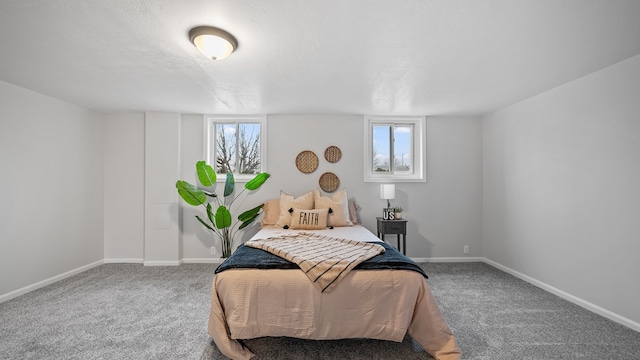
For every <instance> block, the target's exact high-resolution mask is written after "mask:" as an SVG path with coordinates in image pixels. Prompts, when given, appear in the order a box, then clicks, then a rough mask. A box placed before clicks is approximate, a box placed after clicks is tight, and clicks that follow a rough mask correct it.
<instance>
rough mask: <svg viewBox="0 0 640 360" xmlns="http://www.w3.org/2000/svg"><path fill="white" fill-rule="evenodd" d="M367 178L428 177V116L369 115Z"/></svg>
mask: <svg viewBox="0 0 640 360" xmlns="http://www.w3.org/2000/svg"><path fill="white" fill-rule="evenodd" d="M364 123H365V132H364V133H365V136H366V139H365V141H364V144H365V149H364V154H365V156H364V159H365V167H364V181H365V182H385V181H397V182H421V181H426V177H425V168H426V166H425V159H426V154H425V144H424V142H425V118H424V117H417V116H416V117H407V116H365V118H364Z"/></svg>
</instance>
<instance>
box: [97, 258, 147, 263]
mask: <svg viewBox="0 0 640 360" xmlns="http://www.w3.org/2000/svg"><path fill="white" fill-rule="evenodd" d="M104 263H105V264H143V263H144V259H142V258H140V259H138V258H124V259H116V258H111V259H104Z"/></svg>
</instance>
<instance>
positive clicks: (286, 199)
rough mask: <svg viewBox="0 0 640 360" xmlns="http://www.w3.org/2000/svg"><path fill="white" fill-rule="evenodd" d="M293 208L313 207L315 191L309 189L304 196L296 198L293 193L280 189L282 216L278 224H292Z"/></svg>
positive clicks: (309, 208)
mask: <svg viewBox="0 0 640 360" xmlns="http://www.w3.org/2000/svg"><path fill="white" fill-rule="evenodd" d="M293 208H296V209H300V210H311V209H313V192H312V191H309V192H308V193H306V194H304V195H302V196H299V197H297V198H294V197H293V196H292V195H289V194H286V193H284V192H283V191H280V216H279V217H278V222H277V223H276V226H278V227H285V226H287V227H289V226H291V212H289V210H291V211H293Z"/></svg>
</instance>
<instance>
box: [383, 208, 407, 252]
mask: <svg viewBox="0 0 640 360" xmlns="http://www.w3.org/2000/svg"><path fill="white" fill-rule="evenodd" d="M376 219H377V220H378V226H377V228H378V238H380V239H382V241H384V235H385V234H397V235H398V250H399V251H401V252H402V253H403V254H404V255H407V220H404V219H400V220H384V219H383V218H381V217H377V218H376ZM400 235H402V244H401V243H400ZM401 245H402V246H401Z"/></svg>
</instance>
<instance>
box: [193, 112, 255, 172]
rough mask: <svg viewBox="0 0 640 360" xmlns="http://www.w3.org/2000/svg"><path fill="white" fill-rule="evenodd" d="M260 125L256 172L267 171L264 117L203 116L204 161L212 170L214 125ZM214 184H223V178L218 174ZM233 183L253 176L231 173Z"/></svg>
mask: <svg viewBox="0 0 640 360" xmlns="http://www.w3.org/2000/svg"><path fill="white" fill-rule="evenodd" d="M232 123H235V124H236V125H237V124H241V123H245V124H260V169H259V170H258V172H259V173H260V172H266V171H267V116H266V115H205V116H204V141H203V144H204V146H203V148H204V149H203V152H204V154H203V155H204V156H203V157H204V159H205V161H206V162H207V164H210V165H211V166H212V167H213V168H214V170H215V169H216V166H215V158H216V146H217V143H216V139H217V137H216V124H232ZM216 174H217V175H218V176H217V177H216V182H220V183H224V182H225V181H226V177H225V176H220V175H221V174H218V173H217V172H216ZM233 177H234V179H235V182H248V181H249V180H251V179H253V178H254V177H255V174H238V173H235V172H234V173H233Z"/></svg>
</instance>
